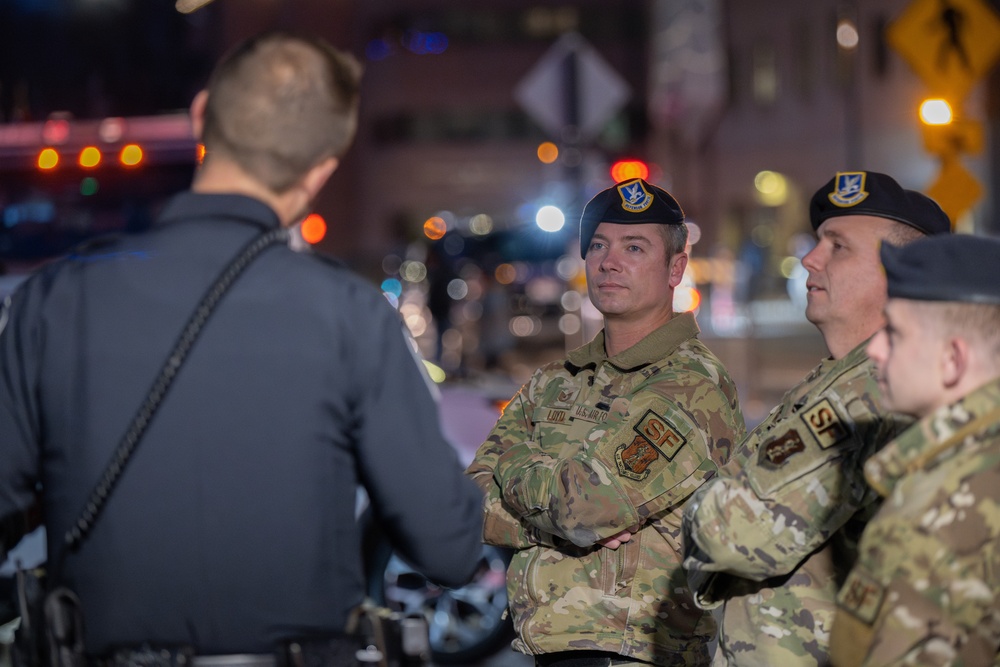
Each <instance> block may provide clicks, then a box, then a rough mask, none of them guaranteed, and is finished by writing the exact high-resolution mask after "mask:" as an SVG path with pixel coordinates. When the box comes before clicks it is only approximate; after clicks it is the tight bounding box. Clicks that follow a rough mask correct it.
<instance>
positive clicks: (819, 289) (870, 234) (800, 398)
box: [684, 171, 951, 667]
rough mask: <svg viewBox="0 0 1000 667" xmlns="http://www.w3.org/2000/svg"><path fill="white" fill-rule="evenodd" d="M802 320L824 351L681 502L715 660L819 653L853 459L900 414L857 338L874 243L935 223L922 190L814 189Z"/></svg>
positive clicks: (862, 338)
mask: <svg viewBox="0 0 1000 667" xmlns="http://www.w3.org/2000/svg"><path fill="white" fill-rule="evenodd" d="M809 213H810V220H811V223H812V227H813V229H814V230H815V231H816V236H817V243H816V247H815V248H813V249H812V250H811V251H810V252H809V253H808V254H807V255H806V256H805V257H803V259H802V265H803V266H804V267H805V268H806V269H808V271H809V278H808V281H807V283H806V286H807V288H808V289H809V293H808V302H807V306H806V312H805V315H806V319H808V320H809V321H810V322H811V323H812V324H813V325H815V326H816V328H817V329H819V331H820V333H821V334H822V335H823V341H824V342H825V343H826V346H827V349H828V350H829V351H830V356H829V357H828V358H827V359H824V360H823V361H821V362H820V364H819V365H818V366H817V367H816V368H814V369H813V370H812V371H811V372H810V373H809V374H808V375H807V376H806V377H805V378H803V379H802V381H801V382H799V383H798V384H797V385H796V386H795V387H793V388H792V389H790V390H789V391H788V392H787V393H786V394H785V396H784V397H783V398H782V401H781V403H780V404H779V405H778V406H776V407H775V408H774V409H773V410H772V411H771V413H770V414H769V415H768V416H767V417H766V418H765V419H764V421H763V422H761V423H760V424H759V425H758V426H757V427H756V428H755V429H754V430H753V431H752V432H751V433H750V434H749V435H748V436H747V438H746V440H744V441H743V443H742V444H741V445H740V446H739V447H738V448H737V450H736V452H735V454H734V455H733V458H732V460H731V461H730V463H729V464H728V465H727V466H726V467H725V468H724V469H723V470H722V471H721V472H720V474H719V476H718V477H716V478H715V479H713V480H711V481H710V482H708V484H706V485H705V486H704V487H703V488H702V489H701V490H700V491H699V492H698V494H697V495H696V497H695V498H694V499H693V500H692V502H691V503H689V504H688V506H687V508H686V510H685V514H684V551H685V560H684V566H685V568H687V570H688V582H689V583H690V585H691V588H692V590H693V591H694V592H695V600H696V602H698V604H699V605H701V606H703V607H706V608H710V607H715V606H718V605H720V604H724V605H725V606H724V609H723V612H722V616H723V621H722V632H721V636H720V639H719V650H718V652H717V654H716V660H715V664H716V665H730V666H739V667H772V666H773V665H781V666H782V667H785V666H793V665H798V666H801V667H814V666H817V665H828V664H829V647H830V643H829V642H830V639H829V638H830V628H831V625H832V623H833V616H834V614H835V611H836V602H835V597H836V594H837V589H838V586H839V585H840V583H842V582H843V578H844V577H845V576H846V571H847V569H849V567H850V565H851V562H852V560H853V558H854V555H855V554H856V539H857V536H858V534H859V533H860V530H861V528H862V527H863V526H864V522H865V520H866V519H867V518H868V517H869V516H870V513H871V511H872V507H873V504H874V502H875V499H876V496H875V494H874V492H873V491H872V490H871V489H870V488H868V486H867V485H866V484H865V480H864V476H863V471H862V467H861V466H862V463H863V462H864V461H865V459H867V458H868V457H869V456H870V455H871V454H872V453H873V452H875V451H877V450H878V449H879V448H881V447H882V446H883V445H885V443H886V442H888V441H889V440H890V439H891V438H892V437H893V436H894V435H895V434H896V433H898V432H899V431H900V430H901V429H902V428H904V427H905V426H906V425H907V424H908V423H909V422H910V420H909V419H908V418H906V417H903V416H900V415H894V414H892V413H890V412H889V411H887V410H886V408H885V406H884V405H883V404H882V401H881V395H880V392H879V388H878V385H877V383H876V379H875V374H874V366H873V364H872V363H871V361H870V360H869V359H868V358H867V356H866V355H865V342H866V341H867V340H868V339H869V338H871V336H872V335H874V334H875V332H876V331H878V330H879V329H880V328H881V327H882V325H883V324H884V322H885V317H884V315H883V312H882V310H883V308H884V306H885V301H886V286H885V275H884V273H883V272H882V268H881V265H880V264H879V247H880V245H882V244H885V243H888V244H892V245H905V244H907V243H910V242H913V241H915V240H917V239H919V238H922V237H924V236H927V235H936V234H947V233H949V232H950V231H951V223H950V221H949V220H948V216H947V215H945V213H944V211H942V210H941V207H940V206H938V205H937V203H935V202H934V201H933V200H932V199H930V198H928V197H926V196H924V195H922V194H920V193H919V192H914V191H912V190H905V189H903V188H902V187H900V185H899V184H898V183H897V182H896V181H895V180H894V179H893V178H892V177H890V176H888V175H886V174H881V173H878V172H872V171H858V172H840V173H838V174H836V175H835V176H834V177H833V178H832V179H830V180H829V181H828V182H827V183H826V184H825V185H824V186H823V187H821V188H819V189H818V190H816V192H815V193H814V194H813V197H812V200H811V202H810V208H809Z"/></svg>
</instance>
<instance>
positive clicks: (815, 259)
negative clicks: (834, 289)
mask: <svg viewBox="0 0 1000 667" xmlns="http://www.w3.org/2000/svg"><path fill="white" fill-rule="evenodd" d="M802 266H804V267H805V268H806V270H807V271H813V272H816V271H819V270H820V269H821V268H822V266H823V258H822V250H821V249H820V246H819V245H818V244H817V245H816V246H815V247H814V248H813V249H812V250H810V251H809V252H807V253H806V255H805V257H803V258H802Z"/></svg>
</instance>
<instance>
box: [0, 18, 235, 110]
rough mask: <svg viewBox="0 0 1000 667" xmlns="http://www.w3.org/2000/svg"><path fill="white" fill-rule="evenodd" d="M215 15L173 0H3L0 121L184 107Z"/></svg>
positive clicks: (200, 76) (201, 67) (205, 62)
mask: <svg viewBox="0 0 1000 667" xmlns="http://www.w3.org/2000/svg"><path fill="white" fill-rule="evenodd" d="M215 19H216V15H215V13H214V11H213V8H212V7H211V6H209V7H207V8H205V9H203V10H201V11H198V12H195V13H193V14H190V15H182V14H179V13H178V12H176V11H175V10H174V3H173V0H0V122H9V121H13V120H41V119H44V118H46V117H47V116H48V115H49V114H50V113H52V112H54V111H69V112H70V113H72V114H73V115H74V116H75V117H77V118H100V117H104V116H108V115H113V116H119V115H120V116H126V115H143V114H153V113H157V112H160V111H166V110H172V109H180V108H184V107H186V106H187V105H188V103H189V102H190V100H191V98H192V96H193V95H194V93H195V92H196V91H197V90H198V88H199V87H200V86H201V85H202V84H203V83H204V81H205V77H207V75H208V72H209V69H210V67H211V64H212V62H213V61H214V59H215V57H216V56H217V55H218V53H217V49H215V48H214V45H213V43H212V35H213V33H215V32H216V30H214V28H215V22H216V21H215Z"/></svg>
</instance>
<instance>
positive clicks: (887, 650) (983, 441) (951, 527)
mask: <svg viewBox="0 0 1000 667" xmlns="http://www.w3.org/2000/svg"><path fill="white" fill-rule="evenodd" d="M865 475H866V477H867V479H868V481H869V483H870V484H871V485H872V486H873V487H874V488H875V489H877V490H878V491H879V493H880V494H882V495H883V496H885V501H884V502H883V504H882V507H881V509H880V510H879V512H878V514H877V515H876V516H875V517H874V519H872V521H871V523H870V524H869V525H868V527H867V528H866V529H865V531H864V535H863V537H862V540H861V547H860V551H859V556H858V561H857V563H856V565H855V566H854V569H853V570H852V571H851V573H850V576H849V578H848V580H847V582H846V584H845V585H844V587H843V588H842V589H841V591H840V594H839V595H838V598H837V602H838V605H839V610H838V615H837V620H836V629H835V631H834V646H833V656H834V658H835V662H836V664H837V665H844V666H845V667H846V666H848V665H865V666H868V667H874V666H876V665H877V666H879V667H883V666H890V665H935V666H939V665H963V666H972V665H996V664H1000V658H998V655H997V652H998V650H1000V380H996V381H994V382H991V383H989V384H987V385H985V386H983V387H981V388H980V389H978V390H976V391H974V392H972V393H971V394H969V395H967V396H966V397H965V398H964V399H962V400H960V401H958V402H956V403H954V404H952V405H949V406H946V407H944V408H941V409H940V410H938V411H936V412H934V413H933V414H931V415H928V416H927V417H925V418H924V419H922V420H921V421H919V422H917V423H916V424H915V425H914V426H913V427H912V428H910V429H909V430H907V431H906V432H905V433H903V434H902V435H901V436H900V437H899V438H897V439H896V440H895V441H893V442H892V443H890V444H889V445H888V446H887V447H886V448H885V449H884V450H883V451H882V452H880V453H879V454H877V455H875V456H874V457H872V459H871V460H869V461H868V462H867V463H866V464H865Z"/></svg>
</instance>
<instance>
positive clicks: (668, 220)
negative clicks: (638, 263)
mask: <svg viewBox="0 0 1000 667" xmlns="http://www.w3.org/2000/svg"><path fill="white" fill-rule="evenodd" d="M602 222H614V223H617V224H620V225H639V224H643V223H647V222H655V223H659V224H661V225H679V224H683V223H684V211H682V210H681V205H680V204H678V203H677V200H676V199H674V198H673V197H672V196H671V195H670V193H669V192H667V191H666V190H664V189H663V188H659V187H657V186H655V185H652V184H650V183H647V182H646V181H644V180H642V179H641V178H633V179H631V180H628V181H622V182H621V183H618V184H617V185H613V186H611V187H610V188H608V189H607V190H602V191H601V192H598V193H597V194H596V195H594V198H593V199H591V200H590V201H589V202H587V205H586V206H585V207H584V209H583V215H582V216H581V217H580V254H581V255H582V256H584V257H586V256H587V248H588V247H589V246H590V239H591V238H593V236H594V232H595V231H597V226H598V225H599V224H601V223H602Z"/></svg>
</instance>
